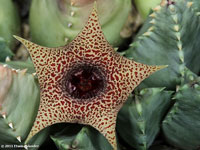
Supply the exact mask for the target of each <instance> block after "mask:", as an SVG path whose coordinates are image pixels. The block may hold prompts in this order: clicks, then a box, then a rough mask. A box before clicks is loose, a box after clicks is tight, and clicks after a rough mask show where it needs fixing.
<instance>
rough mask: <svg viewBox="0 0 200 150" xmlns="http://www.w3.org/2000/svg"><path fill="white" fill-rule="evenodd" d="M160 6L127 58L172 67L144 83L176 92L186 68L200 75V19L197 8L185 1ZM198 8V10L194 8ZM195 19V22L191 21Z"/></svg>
mask: <svg viewBox="0 0 200 150" xmlns="http://www.w3.org/2000/svg"><path fill="white" fill-rule="evenodd" d="M173 2H174V4H170V5H169V2H168V1H166V4H165V3H164V6H160V5H159V6H157V7H156V8H155V9H154V11H153V13H152V14H150V19H148V20H147V22H146V23H145V25H144V27H143V29H141V31H140V33H139V35H141V36H138V38H137V40H136V41H134V43H132V45H131V47H130V48H129V49H128V50H127V51H126V54H125V56H127V57H128V58H133V59H134V60H136V61H138V62H141V63H146V64H150V65H154V64H159V65H169V67H168V68H167V69H165V70H162V71H160V72H157V73H155V74H154V75H152V76H151V77H150V78H148V79H147V80H145V81H144V82H143V86H142V87H167V89H175V88H176V85H179V84H180V83H181V76H183V75H184V69H185V67H188V68H189V69H190V70H191V71H193V72H194V73H197V74H198V73H199V72H200V65H197V64H199V63H198V62H199V59H200V55H198V53H199V47H200V43H199V42H196V39H198V38H200V34H199V33H200V19H199V16H198V13H197V12H196V11H195V10H194V9H196V5H194V3H193V2H192V1H191V2H189V1H188V2H186V1H185V0H179V1H173ZM193 7H194V8H193ZM191 18H192V21H191Z"/></svg>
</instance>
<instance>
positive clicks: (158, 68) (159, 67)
mask: <svg viewBox="0 0 200 150" xmlns="http://www.w3.org/2000/svg"><path fill="white" fill-rule="evenodd" d="M168 66H169V65H161V66H157V70H161V69H164V68H167V67H168Z"/></svg>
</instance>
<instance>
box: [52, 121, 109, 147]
mask: <svg viewBox="0 0 200 150" xmlns="http://www.w3.org/2000/svg"><path fill="white" fill-rule="evenodd" d="M51 139H52V140H53V141H54V142H55V144H56V146H57V147H58V149H59V150H66V149H89V150H97V149H98V150H111V149H112V147H111V145H110V144H109V143H108V141H107V140H106V139H105V137H104V136H103V135H101V134H100V133H99V132H98V131H97V130H95V129H94V128H92V127H89V126H82V127H81V126H80V125H72V124H71V125H68V126H67V127H65V128H64V129H62V130H61V131H60V132H57V133H56V134H55V135H52V136H51Z"/></svg>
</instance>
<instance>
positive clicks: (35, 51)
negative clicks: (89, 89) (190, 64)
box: [15, 7, 164, 149]
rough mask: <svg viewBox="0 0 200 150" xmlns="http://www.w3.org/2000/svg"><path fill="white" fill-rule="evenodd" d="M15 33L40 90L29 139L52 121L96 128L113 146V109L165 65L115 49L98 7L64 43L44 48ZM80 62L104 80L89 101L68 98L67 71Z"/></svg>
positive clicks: (116, 109)
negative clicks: (104, 30) (132, 57)
mask: <svg viewBox="0 0 200 150" xmlns="http://www.w3.org/2000/svg"><path fill="white" fill-rule="evenodd" d="M15 37H16V38H17V39H18V40H19V41H21V42H22V43H23V44H24V45H25V46H26V48H27V49H28V51H29V52H30V55H31V57H32V60H33V63H34V66H35V69H36V73H37V76H38V79H39V83H40V88H41V101H40V106H39V110H38V114H37V117H36V119H35V122H34V125H33V127H32V130H31V132H30V134H29V136H28V140H29V139H30V138H31V137H32V136H34V135H35V134H36V133H38V132H39V131H40V130H42V129H43V128H45V127H47V126H50V125H52V124H55V123H60V122H70V123H80V124H87V125H91V126H93V127H94V128H96V129H97V130H99V131H100V132H101V133H102V134H103V135H104V136H105V137H106V138H107V139H108V141H109V142H110V144H111V145H112V146H113V148H114V149H117V143H116V136H115V127H116V118H117V113H118V112H119V110H120V108H121V107H122V105H123V103H124V102H125V101H126V99H127V97H128V95H129V94H130V93H131V92H132V91H133V89H134V88H135V87H136V86H137V85H138V84H139V83H140V82H141V81H142V80H144V79H145V78H147V77H148V76H149V75H150V74H152V73H153V72H155V71H157V70H159V69H161V68H163V67H164V66H148V65H144V64H140V63H137V62H134V61H133V60H128V59H126V58H124V57H122V56H120V55H119V54H118V53H116V52H115V50H114V49H113V48H112V46H111V45H109V43H108V42H107V41H106V39H105V37H104V35H103V33H102V30H101V26H100V24H99V21H98V16H97V10H96V7H94V9H93V11H92V13H91V15H90V17H89V20H88V22H87V24H86V25H85V27H84V28H83V30H82V32H81V33H79V35H78V36H77V37H76V38H75V39H74V40H73V41H72V42H71V43H69V44H68V45H66V46H64V47H58V48H47V47H42V46H39V45H36V44H34V43H32V42H29V41H27V40H25V39H22V38H20V37H17V36H15ZM83 65H86V66H87V65H88V66H94V67H95V68H99V70H100V71H101V73H102V75H103V76H104V78H103V80H104V82H105V84H104V86H105V87H104V90H102V91H101V92H100V94H98V95H94V96H93V97H91V98H88V99H78V98H74V97H72V96H70V94H69V93H68V92H66V91H67V90H66V87H65V82H66V80H67V77H68V73H69V72H70V71H71V70H73V68H76V67H79V66H83ZM81 73H82V72H80V73H79V74H81ZM80 78H81V79H82V77H80ZM74 89H75V88H74Z"/></svg>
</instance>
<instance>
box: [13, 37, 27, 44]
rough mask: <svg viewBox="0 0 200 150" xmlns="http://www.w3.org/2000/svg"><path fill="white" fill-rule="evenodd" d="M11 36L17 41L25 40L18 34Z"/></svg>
mask: <svg viewBox="0 0 200 150" xmlns="http://www.w3.org/2000/svg"><path fill="white" fill-rule="evenodd" d="M13 37H14V38H15V39H17V40H18V41H20V42H21V43H24V41H25V39H23V38H21V37H19V36H17V35H13Z"/></svg>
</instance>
